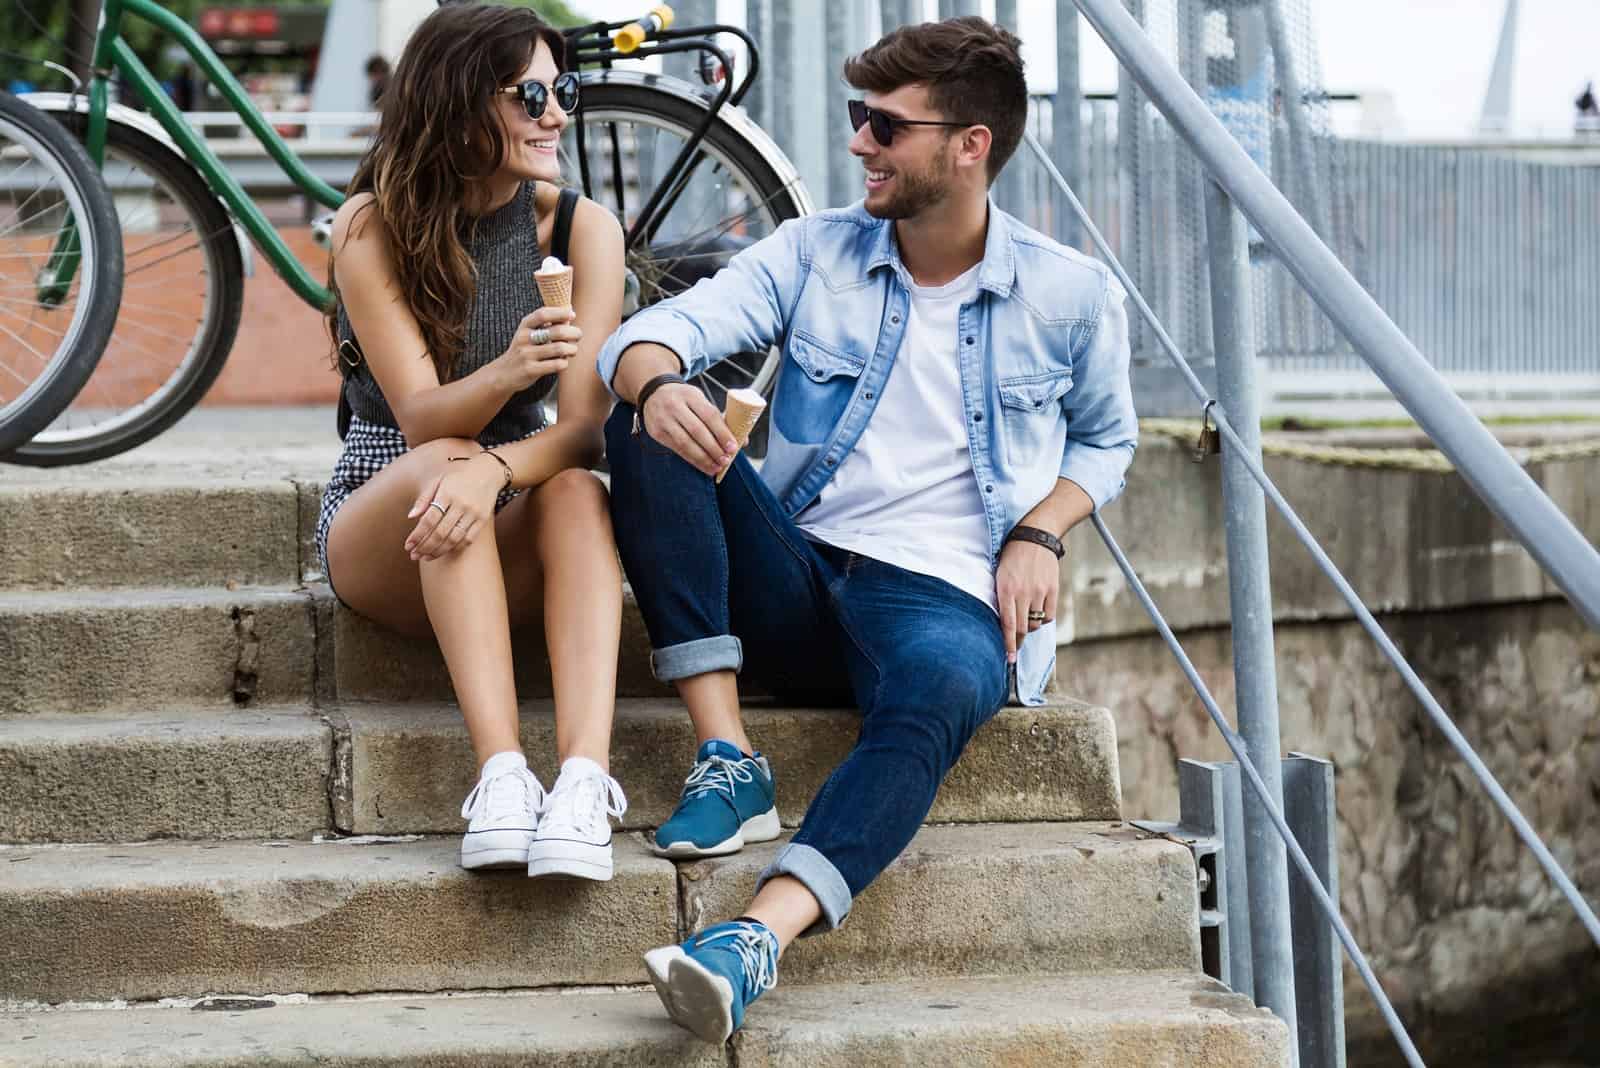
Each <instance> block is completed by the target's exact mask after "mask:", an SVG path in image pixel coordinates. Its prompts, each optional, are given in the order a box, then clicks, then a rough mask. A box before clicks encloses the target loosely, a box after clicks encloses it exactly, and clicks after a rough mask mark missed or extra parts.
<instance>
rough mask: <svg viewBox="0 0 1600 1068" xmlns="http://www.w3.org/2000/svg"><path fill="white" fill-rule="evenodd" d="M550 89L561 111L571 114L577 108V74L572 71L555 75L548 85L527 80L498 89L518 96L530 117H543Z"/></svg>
mask: <svg viewBox="0 0 1600 1068" xmlns="http://www.w3.org/2000/svg"><path fill="white" fill-rule="evenodd" d="M552 91H554V93H555V94H556V103H557V104H560V105H561V110H562V111H565V112H567V113H568V114H571V113H572V112H574V111H576V110H577V108H578V76H577V74H575V73H574V72H572V71H567V72H566V73H565V74H558V75H556V80H555V81H554V82H552V83H551V84H549V85H546V84H544V82H541V81H527V82H520V83H518V84H516V85H508V86H506V87H505V88H504V89H502V90H500V92H502V93H504V94H505V95H507V96H515V97H517V98H519V99H520V100H521V101H522V106H523V107H524V108H525V109H526V110H527V112H528V118H530V119H539V118H543V117H544V108H545V102H546V101H548V100H549V99H550V93H551V92H552Z"/></svg>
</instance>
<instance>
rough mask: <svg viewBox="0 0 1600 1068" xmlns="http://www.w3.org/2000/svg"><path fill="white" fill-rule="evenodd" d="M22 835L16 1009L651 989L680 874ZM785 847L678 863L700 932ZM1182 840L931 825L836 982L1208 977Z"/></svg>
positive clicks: (821, 947) (13, 983)
mask: <svg viewBox="0 0 1600 1068" xmlns="http://www.w3.org/2000/svg"><path fill="white" fill-rule="evenodd" d="M362 841H363V840H362V839H352V840H350V841H349V842H345V843H317V844H308V843H293V842H276V843H230V844H223V843H202V844H196V843H159V844H149V845H143V846H100V847H79V846H37V847H26V846H11V847H6V848H5V849H4V850H3V851H0V930H3V931H5V932H6V933H7V934H6V938H4V939H3V940H0V1000H4V999H13V1000H17V1001H28V1002H52V1003H53V1002H61V1001H81V1000H105V999H112V998H126V999H130V1000H141V999H142V1000H148V999H155V998H161V997H168V996H198V995H202V994H208V993H229V994H264V993H284V992H292V991H294V992H307V993H322V992H329V991H337V992H345V993H361V992H376V991H407V990H421V991H433V990H443V989H499V988H506V987H537V986H551V985H562V986H571V985H579V984H592V983H637V982H640V981H642V980H643V978H644V973H643V964H642V962H641V959H640V954H641V953H642V952H643V951H644V950H646V949H649V948H650V947H652V946H656V945H661V944H664V943H666V942H669V941H672V940H675V939H676V938H677V937H678V935H679V933H680V931H686V930H687V929H688V928H687V927H686V926H684V925H683V924H682V923H681V918H680V905H679V901H680V879H679V877H678V875H679V873H678V871H677V869H676V868H675V867H674V866H673V865H672V864H670V863H668V862H667V861H664V860H660V859H658V858H656V857H653V856H650V855H648V854H647V853H646V851H645V850H644V847H643V844H642V842H641V841H640V840H639V839H638V838H637V837H636V836H621V837H619V838H618V840H617V848H616V862H617V874H616V878H615V880H614V881H613V882H611V883H609V884H600V883H587V882H581V881H552V880H530V879H528V878H526V877H525V876H523V875H521V874H520V873H517V872H500V873H488V874H485V873H477V874H473V873H468V872H464V871H462V870H460V869H459V868H458V867H457V866H456V850H457V848H458V839H456V838H454V837H449V838H432V839H420V840H412V841H388V842H384V841H378V842H374V843H372V844H366V845H363V844H352V843H360V842H362ZM770 852H771V850H770V849H768V850H763V851H757V852H752V853H750V854H749V855H747V856H742V857H739V858H736V859H732V860H724V861H720V862H702V863H700V864H696V865H692V866H687V867H686V869H685V870H684V872H683V873H682V880H681V888H682V890H681V892H682V896H683V899H684V900H685V901H687V902H689V905H688V913H687V915H688V916H690V917H692V919H693V921H694V923H696V924H698V923H700V922H703V921H709V920H712V919H721V918H725V917H726V916H731V915H735V914H737V911H738V909H739V908H741V907H742V906H743V904H744V901H743V899H742V898H741V897H740V895H741V894H742V893H744V892H745V891H747V890H748V888H749V886H750V885H751V883H752V882H753V879H754V874H755V872H756V871H757V870H758V869H759V867H760V865H761V862H762V860H763V858H764V857H765V856H766V855H767V854H769V853H770ZM1195 901H1196V897H1195V883H1194V869H1193V865H1192V864H1191V863H1190V861H1189V857H1188V853H1187V852H1186V851H1185V850H1184V849H1183V847H1181V846H1178V845H1175V844H1173V843H1171V842H1168V841H1165V840H1162V839H1150V840H1144V839H1143V838H1142V837H1141V836H1140V835H1139V834H1138V832H1136V831H1133V830H1132V829H1130V828H1128V827H1126V826H1125V825H1120V824H1109V823H1100V824H1078V825H1071V824H1016V825H992V826H985V827H981V828H963V827H927V828H924V829H923V830H922V832H921V833H920V834H918V835H917V837H916V839H915V840H914V841H913V842H912V845H911V848H910V849H909V850H908V851H907V853H906V854H905V856H903V857H901V858H900V860H899V861H898V862H897V863H896V864H895V865H893V866H892V867H891V868H890V870H889V871H887V872H886V873H885V874H884V876H883V878H882V879H881V880H880V882H879V883H878V884H876V885H874V886H872V887H870V888H868V890H867V892H866V893H865V894H863V895H862V897H861V899H860V901H859V902H858V910H859V913H860V914H859V916H857V917H855V918H853V919H852V922H851V923H850V924H847V925H846V927H845V928H844V929H843V930H841V931H840V932H839V933H838V934H837V935H835V936H832V937H829V938H818V939H814V940H810V941H808V942H806V943H805V944H804V945H802V946H800V947H798V948H797V949H796V950H795V952H794V954H793V955H792V961H793V962H792V964H791V963H790V961H789V960H786V961H785V968H786V973H788V974H792V977H793V979H794V980H795V981H797V982H798V981H806V980H809V979H818V978H822V977H829V978H835V977H837V978H843V977H856V978H867V977H882V978H890V977H904V976H908V975H917V974H931V975H958V974H1005V973H1029V974H1032V973H1040V972H1049V971H1055V972H1061V973H1076V972H1086V971H1108V970H1119V971H1126V970H1133V969H1139V968H1163V969H1196V968H1198V961H1199V950H1198V940H1197V935H1196V929H1195V908H1196V905H1195Z"/></svg>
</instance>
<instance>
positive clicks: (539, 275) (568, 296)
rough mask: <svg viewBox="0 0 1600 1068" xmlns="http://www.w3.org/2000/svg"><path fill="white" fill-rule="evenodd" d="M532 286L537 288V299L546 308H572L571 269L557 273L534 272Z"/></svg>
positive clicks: (564, 268) (563, 269)
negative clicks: (542, 302)
mask: <svg viewBox="0 0 1600 1068" xmlns="http://www.w3.org/2000/svg"><path fill="white" fill-rule="evenodd" d="M533 281H534V284H535V285H537V286H538V287H539V298H540V299H541V300H543V301H544V306H545V307H547V308H570V307H572V268H571V267H563V268H562V269H561V270H559V271H550V272H548V273H546V272H544V271H535V272H534V273H533Z"/></svg>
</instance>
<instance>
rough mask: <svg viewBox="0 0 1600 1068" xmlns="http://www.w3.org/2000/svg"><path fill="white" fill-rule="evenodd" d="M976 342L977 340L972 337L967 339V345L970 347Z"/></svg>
mask: <svg viewBox="0 0 1600 1068" xmlns="http://www.w3.org/2000/svg"><path fill="white" fill-rule="evenodd" d="M976 340H977V338H972V337H969V338H967V344H969V345H970V344H972V343H973V342H974V341H976Z"/></svg>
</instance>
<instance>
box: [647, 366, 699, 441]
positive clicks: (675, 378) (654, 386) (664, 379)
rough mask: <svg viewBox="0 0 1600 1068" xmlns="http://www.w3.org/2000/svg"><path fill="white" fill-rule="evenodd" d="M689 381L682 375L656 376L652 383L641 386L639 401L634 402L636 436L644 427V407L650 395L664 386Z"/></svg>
mask: <svg viewBox="0 0 1600 1068" xmlns="http://www.w3.org/2000/svg"><path fill="white" fill-rule="evenodd" d="M687 381H688V379H686V378H684V377H683V376H682V375H680V374H675V373H669V374H664V375H656V376H655V377H654V378H652V379H651V380H650V381H648V382H646V383H645V384H644V385H643V386H641V387H640V388H639V399H638V400H636V401H634V402H633V432H634V433H635V434H637V433H639V431H640V429H641V428H642V427H643V426H644V406H645V405H646V404H648V403H649V401H650V394H652V393H654V392H655V391H656V390H658V389H660V388H661V387H662V386H670V385H673V384H675V383H681V382H687Z"/></svg>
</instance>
